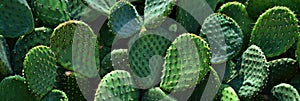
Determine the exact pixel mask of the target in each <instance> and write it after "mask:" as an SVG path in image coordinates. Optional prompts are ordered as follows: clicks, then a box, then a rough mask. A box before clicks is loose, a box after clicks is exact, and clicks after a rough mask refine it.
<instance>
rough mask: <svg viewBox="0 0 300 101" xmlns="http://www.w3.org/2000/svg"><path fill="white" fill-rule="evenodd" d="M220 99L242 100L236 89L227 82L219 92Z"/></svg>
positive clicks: (220, 100) (222, 100)
mask: <svg viewBox="0 0 300 101" xmlns="http://www.w3.org/2000/svg"><path fill="white" fill-rule="evenodd" d="M217 96H218V97H217V99H218V101H240V99H239V97H238V95H237V94H236V93H235V91H234V89H233V88H231V87H230V86H229V85H227V84H222V85H221V87H220V89H219V92H218V94H217Z"/></svg>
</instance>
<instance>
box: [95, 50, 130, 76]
mask: <svg viewBox="0 0 300 101" xmlns="http://www.w3.org/2000/svg"><path fill="white" fill-rule="evenodd" d="M113 70H126V71H129V70H130V64H129V60H128V53H127V49H116V50H113V51H111V53H109V54H107V55H106V56H105V57H104V58H103V60H102V61H101V68H100V76H101V77H103V76H104V75H105V74H107V73H109V72H111V71H113Z"/></svg>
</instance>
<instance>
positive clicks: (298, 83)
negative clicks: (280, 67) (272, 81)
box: [291, 74, 300, 91]
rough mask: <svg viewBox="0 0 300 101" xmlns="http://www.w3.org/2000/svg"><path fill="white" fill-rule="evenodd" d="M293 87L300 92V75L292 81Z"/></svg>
mask: <svg viewBox="0 0 300 101" xmlns="http://www.w3.org/2000/svg"><path fill="white" fill-rule="evenodd" d="M291 85H292V86H294V87H295V88H296V89H297V90H298V91H300V74H296V75H295V76H294V77H293V79H292V80H291Z"/></svg>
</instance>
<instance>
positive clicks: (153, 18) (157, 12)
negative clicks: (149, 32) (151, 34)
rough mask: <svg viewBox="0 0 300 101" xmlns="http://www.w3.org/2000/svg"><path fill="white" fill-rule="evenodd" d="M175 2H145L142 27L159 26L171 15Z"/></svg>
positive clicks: (147, 0) (170, 0)
mask: <svg viewBox="0 0 300 101" xmlns="http://www.w3.org/2000/svg"><path fill="white" fill-rule="evenodd" d="M175 2H176V0H164V1H162V0H146V2H145V9H144V25H145V27H146V28H156V27H158V26H160V25H161V24H162V23H163V22H164V20H165V18H166V17H167V16H168V15H169V14H170V13H171V10H172V8H173V6H174V5H175Z"/></svg>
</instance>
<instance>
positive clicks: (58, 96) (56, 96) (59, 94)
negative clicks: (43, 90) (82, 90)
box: [41, 89, 69, 101]
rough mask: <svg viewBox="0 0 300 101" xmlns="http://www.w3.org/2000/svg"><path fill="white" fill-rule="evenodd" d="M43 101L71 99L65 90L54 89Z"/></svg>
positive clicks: (66, 100)
mask: <svg viewBox="0 0 300 101" xmlns="http://www.w3.org/2000/svg"><path fill="white" fill-rule="evenodd" d="M41 101H69V99H68V97H67V95H66V94H65V93H64V92H63V91H60V90H57V89H54V90H52V91H50V92H49V93H48V94H47V95H46V96H44V97H43V99H42V100H41Z"/></svg>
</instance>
